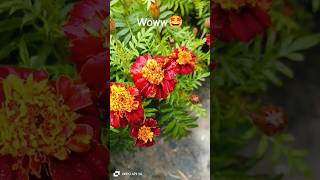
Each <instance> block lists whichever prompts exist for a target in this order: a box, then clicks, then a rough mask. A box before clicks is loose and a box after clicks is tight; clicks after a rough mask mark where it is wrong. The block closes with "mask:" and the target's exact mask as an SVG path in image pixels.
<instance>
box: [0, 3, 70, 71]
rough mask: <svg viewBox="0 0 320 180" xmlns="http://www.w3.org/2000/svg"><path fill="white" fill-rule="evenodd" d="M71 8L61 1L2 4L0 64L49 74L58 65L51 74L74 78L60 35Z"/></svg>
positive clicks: (64, 43) (65, 46) (62, 37)
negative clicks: (33, 69)
mask: <svg viewBox="0 0 320 180" xmlns="http://www.w3.org/2000/svg"><path fill="white" fill-rule="evenodd" d="M72 4H73V3H72V1H71V2H70V1H69V2H68V3H66V2H65V1H63V0H56V1H50V0H12V1H1V2H0V15H1V18H0V27H1V28H0V33H1V34H2V35H1V38H0V61H1V62H2V63H5V64H19V66H23V67H30V68H41V69H47V70H48V69H50V70H49V71H50V72H52V70H53V69H52V67H53V66H55V65H56V64H59V66H60V67H61V68H57V69H55V70H54V71H55V72H54V74H57V73H63V72H65V71H68V72H67V74H73V72H72V70H71V68H69V66H70V65H68V64H67V63H66V62H68V61H66V57H67V50H68V48H67V42H66V40H65V38H64V35H63V33H62V32H61V26H62V25H63V23H64V22H65V21H66V17H67V12H68V11H69V10H70V8H71V7H72ZM64 64H65V65H66V66H65V67H62V66H63V65H64ZM59 70H61V72H57V71H59ZM54 74H53V76H54Z"/></svg>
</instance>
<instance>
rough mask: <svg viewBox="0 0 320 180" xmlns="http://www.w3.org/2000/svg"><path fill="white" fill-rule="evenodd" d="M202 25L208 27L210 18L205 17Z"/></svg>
mask: <svg viewBox="0 0 320 180" xmlns="http://www.w3.org/2000/svg"><path fill="white" fill-rule="evenodd" d="M204 26H205V27H207V28H210V18H206V19H205V20H204Z"/></svg>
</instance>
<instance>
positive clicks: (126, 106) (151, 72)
mask: <svg viewBox="0 0 320 180" xmlns="http://www.w3.org/2000/svg"><path fill="white" fill-rule="evenodd" d="M195 63H196V57H195V55H194V54H193V53H192V52H191V51H190V50H189V49H187V48H185V47H181V48H177V49H173V51H172V54H171V56H155V57H152V56H150V55H144V56H139V57H137V58H136V60H135V62H134V63H133V64H132V66H131V69H130V74H131V79H132V81H133V82H134V85H135V87H130V86H128V87H125V85H123V84H117V83H111V84H110V111H111V113H110V125H111V127H112V128H124V127H126V126H127V125H129V126H130V128H131V133H130V135H131V137H132V138H133V139H134V140H135V141H136V145H137V146H139V147H146V146H151V145H153V144H154V137H156V136H159V135H160V128H159V127H157V121H156V120H154V119H152V118H146V119H144V109H143V107H142V97H144V98H154V99H157V100H161V99H166V98H167V97H168V96H169V94H170V93H171V92H172V91H173V90H174V88H175V85H176V83H177V81H176V79H175V77H176V76H177V75H178V74H182V75H188V74H191V73H192V72H193V71H194V66H195Z"/></svg>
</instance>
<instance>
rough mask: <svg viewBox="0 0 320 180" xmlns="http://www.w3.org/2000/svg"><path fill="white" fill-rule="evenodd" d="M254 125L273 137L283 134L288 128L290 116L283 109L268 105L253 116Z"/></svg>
mask: <svg viewBox="0 0 320 180" xmlns="http://www.w3.org/2000/svg"><path fill="white" fill-rule="evenodd" d="M252 118H253V122H254V124H255V125H256V126H257V127H258V128H259V129H260V130H261V131H262V132H264V133H265V134H266V135H268V136H273V135H277V134H279V133H281V132H283V131H284V130H285V129H286V128H287V126H288V116H287V113H286V112H285V111H284V109H283V108H281V107H278V106H274V105H268V106H264V107H262V108H261V109H260V110H259V111H258V112H256V113H253V115H252Z"/></svg>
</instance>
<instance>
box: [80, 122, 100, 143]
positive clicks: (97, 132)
mask: <svg viewBox="0 0 320 180" xmlns="http://www.w3.org/2000/svg"><path fill="white" fill-rule="evenodd" d="M76 123H77V124H88V125H89V126H90V127H92V128H93V139H95V140H96V141H97V142H99V141H100V137H101V128H102V127H103V122H102V121H100V120H99V119H98V118H96V117H93V116H81V117H80V118H78V119H77V120H76Z"/></svg>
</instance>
